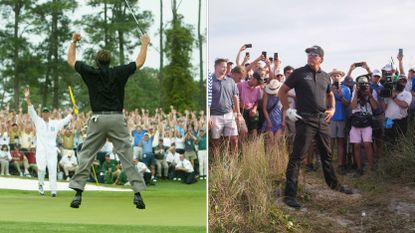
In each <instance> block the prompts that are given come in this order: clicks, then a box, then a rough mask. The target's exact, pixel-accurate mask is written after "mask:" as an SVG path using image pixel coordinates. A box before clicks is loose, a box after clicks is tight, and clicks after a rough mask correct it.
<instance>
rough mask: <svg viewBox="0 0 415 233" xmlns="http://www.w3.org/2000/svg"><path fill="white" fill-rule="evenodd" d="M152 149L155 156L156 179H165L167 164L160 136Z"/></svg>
mask: <svg viewBox="0 0 415 233" xmlns="http://www.w3.org/2000/svg"><path fill="white" fill-rule="evenodd" d="M153 151H154V157H155V158H156V168H157V179H167V175H168V169H169V165H168V164H167V161H166V151H165V147H164V145H163V139H162V138H160V139H159V143H158V145H157V146H156V147H154V148H153ZM162 174H163V175H162ZM150 178H151V176H150Z"/></svg>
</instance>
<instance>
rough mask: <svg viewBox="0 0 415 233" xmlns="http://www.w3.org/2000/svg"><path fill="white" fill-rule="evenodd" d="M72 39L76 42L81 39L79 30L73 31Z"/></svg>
mask: <svg viewBox="0 0 415 233" xmlns="http://www.w3.org/2000/svg"><path fill="white" fill-rule="evenodd" d="M72 40H73V41H75V42H78V41H80V40H81V34H79V33H78V32H74V33H72Z"/></svg>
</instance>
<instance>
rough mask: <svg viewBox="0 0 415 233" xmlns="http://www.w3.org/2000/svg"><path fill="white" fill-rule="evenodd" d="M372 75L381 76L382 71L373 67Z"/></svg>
mask: <svg viewBox="0 0 415 233" xmlns="http://www.w3.org/2000/svg"><path fill="white" fill-rule="evenodd" d="M372 76H379V77H382V72H380V70H378V69H374V70H373V71H372Z"/></svg>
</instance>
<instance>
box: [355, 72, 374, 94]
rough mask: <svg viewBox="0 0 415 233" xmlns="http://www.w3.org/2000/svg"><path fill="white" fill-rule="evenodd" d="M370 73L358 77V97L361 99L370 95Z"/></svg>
mask: <svg viewBox="0 0 415 233" xmlns="http://www.w3.org/2000/svg"><path fill="white" fill-rule="evenodd" d="M369 80H370V75H369V74H364V75H360V76H358V77H357V78H356V88H357V91H358V92H357V97H358V98H359V99H360V98H362V97H365V96H368V95H369V94H370V91H371V90H370V84H369Z"/></svg>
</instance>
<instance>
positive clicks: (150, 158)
mask: <svg viewBox="0 0 415 233" xmlns="http://www.w3.org/2000/svg"><path fill="white" fill-rule="evenodd" d="M153 139H154V136H151V135H150V134H149V133H145V134H144V137H143V139H141V142H140V143H139V146H141V147H142V148H143V152H142V153H143V158H142V161H141V162H143V163H145V164H146V166H147V167H149V168H150V170H151V179H152V180H153V181H154V182H156V181H157V180H156V179H155V175H156V172H155V166H156V159H155V157H154V153H153Z"/></svg>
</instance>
